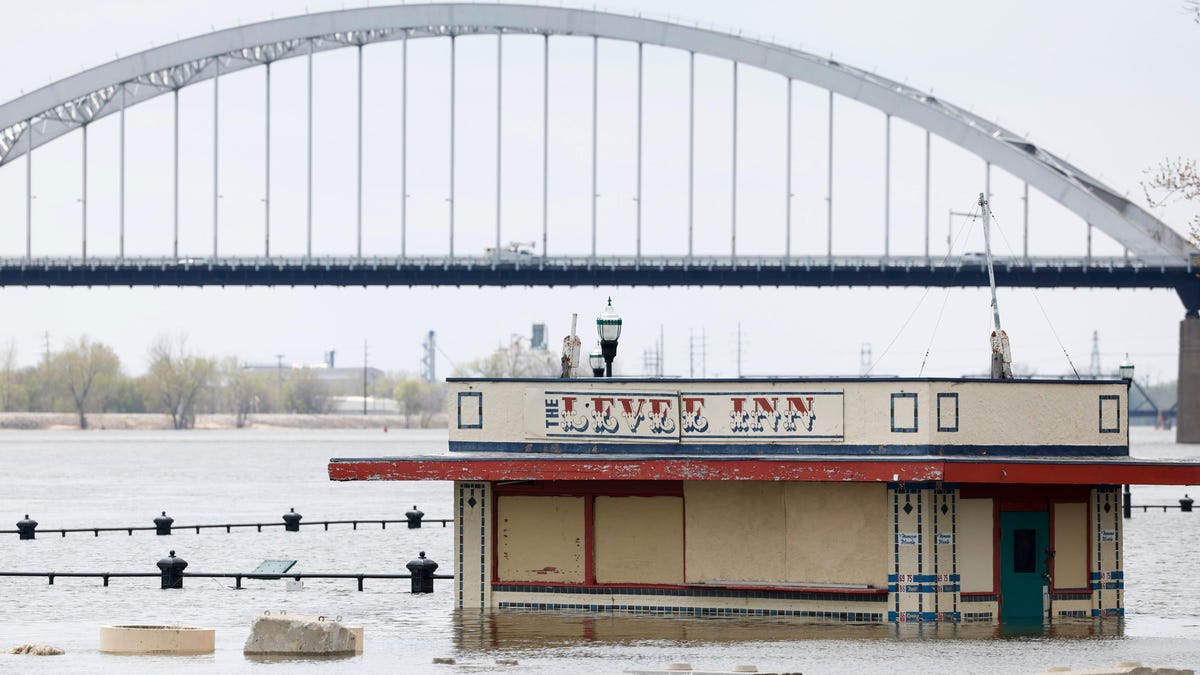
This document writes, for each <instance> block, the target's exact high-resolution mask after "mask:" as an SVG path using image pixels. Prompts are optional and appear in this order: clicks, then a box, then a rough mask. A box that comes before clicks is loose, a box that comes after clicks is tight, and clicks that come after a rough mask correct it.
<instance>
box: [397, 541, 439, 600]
mask: <svg viewBox="0 0 1200 675" xmlns="http://www.w3.org/2000/svg"><path fill="white" fill-rule="evenodd" d="M405 567H407V568H408V571H409V572H411V573H412V592H413V593H432V592H433V573H434V572H435V571H437V568H438V564H437V563H435V562H434V561H432V560H430V559H429V558H426V557H425V551H421V553H420V555H418V556H417V559H416V560H410V561H408V564H407V565H405Z"/></svg>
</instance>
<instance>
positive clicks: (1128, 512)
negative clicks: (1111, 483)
mask: <svg viewBox="0 0 1200 675" xmlns="http://www.w3.org/2000/svg"><path fill="white" fill-rule="evenodd" d="M1123 496H1124V499H1122V500H1121V506H1122V508H1123V509H1124V511H1125V517H1126V518H1132V517H1133V493H1131V492H1130V491H1129V486H1128V485H1126V486H1125V494H1124V495H1123Z"/></svg>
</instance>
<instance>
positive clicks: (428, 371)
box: [421, 331, 453, 382]
mask: <svg viewBox="0 0 1200 675" xmlns="http://www.w3.org/2000/svg"><path fill="white" fill-rule="evenodd" d="M423 347H424V354H423V355H422V356H421V379H422V380H425V381H426V382H433V381H434V380H436V379H437V372H436V369H435V366H436V365H437V361H436V360H435V356H436V353H437V336H436V335H435V333H434V332H433V331H429V333H428V334H427V335H426V336H425V344H424V345H423ZM451 365H453V364H451Z"/></svg>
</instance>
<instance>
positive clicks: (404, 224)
mask: <svg viewBox="0 0 1200 675" xmlns="http://www.w3.org/2000/svg"><path fill="white" fill-rule="evenodd" d="M400 44H401V47H402V52H403V53H402V54H401V56H402V58H403V59H404V64H403V65H402V66H401V67H400V68H401V70H400V257H401V258H406V257H408V33H407V32H405V34H404V40H403V41H402V42H401V43H400Z"/></svg>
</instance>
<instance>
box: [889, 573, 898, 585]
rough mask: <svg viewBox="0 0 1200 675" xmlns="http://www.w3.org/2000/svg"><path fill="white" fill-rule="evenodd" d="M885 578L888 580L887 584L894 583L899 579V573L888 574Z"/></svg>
mask: <svg viewBox="0 0 1200 675" xmlns="http://www.w3.org/2000/svg"><path fill="white" fill-rule="evenodd" d="M887 580H888V583H889V584H894V583H896V582H897V581H900V575H899V574H889V575H888V579H887Z"/></svg>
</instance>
